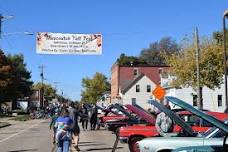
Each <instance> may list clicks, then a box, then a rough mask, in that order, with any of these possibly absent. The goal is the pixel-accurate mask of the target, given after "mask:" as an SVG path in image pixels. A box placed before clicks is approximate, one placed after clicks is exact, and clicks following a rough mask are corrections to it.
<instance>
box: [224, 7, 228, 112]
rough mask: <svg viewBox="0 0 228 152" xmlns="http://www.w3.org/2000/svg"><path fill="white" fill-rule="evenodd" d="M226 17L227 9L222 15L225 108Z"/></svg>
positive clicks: (227, 105) (227, 15)
mask: <svg viewBox="0 0 228 152" xmlns="http://www.w3.org/2000/svg"><path fill="white" fill-rule="evenodd" d="M226 18H228V10H226V11H225V12H224V15H223V49H224V77H225V78H224V79H225V101H226V108H227V107H228V96H227V67H226Z"/></svg>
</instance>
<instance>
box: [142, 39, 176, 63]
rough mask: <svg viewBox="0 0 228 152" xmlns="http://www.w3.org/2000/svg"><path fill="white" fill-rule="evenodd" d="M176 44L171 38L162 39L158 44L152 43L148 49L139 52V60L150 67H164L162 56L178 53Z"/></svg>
mask: <svg viewBox="0 0 228 152" xmlns="http://www.w3.org/2000/svg"><path fill="white" fill-rule="evenodd" d="M179 50H180V48H179V46H178V44H177V43H176V42H175V41H174V40H173V39H172V38H171V37H164V38H162V39H161V40H160V41H159V42H153V43H151V44H150V46H149V48H147V49H143V50H142V51H141V52H140V55H139V58H140V59H141V60H144V61H146V62H147V64H149V65H152V66H164V65H166V63H165V57H164V55H166V56H167V55H170V54H173V53H175V52H179Z"/></svg>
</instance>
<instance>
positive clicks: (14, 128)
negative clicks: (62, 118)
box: [0, 120, 52, 152]
mask: <svg viewBox="0 0 228 152" xmlns="http://www.w3.org/2000/svg"><path fill="white" fill-rule="evenodd" d="M10 123H12V125H11V126H9V127H5V128H1V129H0V147H1V150H0V151H1V152H24V151H26V152H27V151H28V152H30V151H31V152H49V151H51V149H52V147H51V145H52V144H51V132H50V131H49V129H48V122H47V121H44V120H32V121H28V122H14V121H11V122H10Z"/></svg>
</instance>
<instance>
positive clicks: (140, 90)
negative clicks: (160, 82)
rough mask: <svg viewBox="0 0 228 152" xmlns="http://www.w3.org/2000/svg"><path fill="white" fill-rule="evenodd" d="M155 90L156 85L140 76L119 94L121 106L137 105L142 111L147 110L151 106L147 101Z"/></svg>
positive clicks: (145, 77) (144, 76) (142, 75)
mask: <svg viewBox="0 0 228 152" xmlns="http://www.w3.org/2000/svg"><path fill="white" fill-rule="evenodd" d="M155 88H156V84H155V83H154V82H153V81H151V80H150V79H149V78H148V77H147V76H146V75H144V74H141V75H139V76H138V77H137V78H136V79H135V80H134V81H132V83H131V84H129V86H127V87H126V88H124V89H123V90H122V91H121V92H120V93H119V94H120V97H121V99H122V100H121V101H122V104H138V105H140V106H141V107H143V108H144V109H148V108H150V107H151V106H150V105H149V104H148V103H147V101H148V100H149V98H150V97H151V96H152V91H153V90H154V89H155Z"/></svg>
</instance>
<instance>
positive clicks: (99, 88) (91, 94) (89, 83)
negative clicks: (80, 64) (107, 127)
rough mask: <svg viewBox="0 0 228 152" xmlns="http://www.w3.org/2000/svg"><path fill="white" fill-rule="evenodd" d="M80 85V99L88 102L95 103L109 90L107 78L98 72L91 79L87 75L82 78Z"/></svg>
mask: <svg viewBox="0 0 228 152" xmlns="http://www.w3.org/2000/svg"><path fill="white" fill-rule="evenodd" d="M82 87H83V90H82V93H81V101H82V102H90V103H96V102H97V100H98V99H100V98H101V96H102V95H103V93H104V92H106V91H110V90H111V85H110V83H109V82H108V81H107V78H106V77H105V76H104V75H103V74H101V73H98V72H97V73H96V74H95V75H94V76H93V78H91V79H90V78H88V77H86V78H83V79H82Z"/></svg>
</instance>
